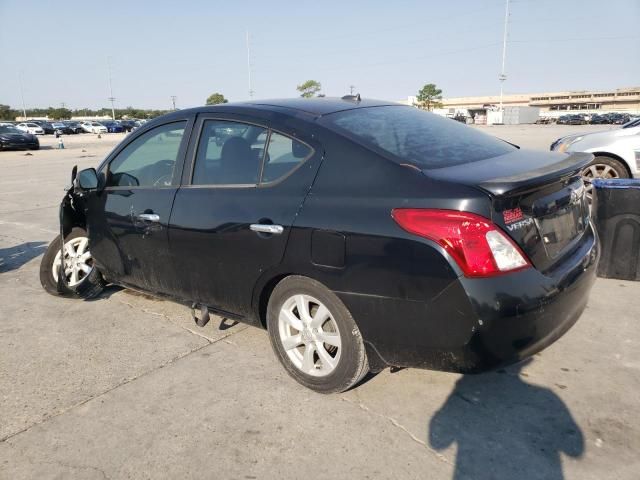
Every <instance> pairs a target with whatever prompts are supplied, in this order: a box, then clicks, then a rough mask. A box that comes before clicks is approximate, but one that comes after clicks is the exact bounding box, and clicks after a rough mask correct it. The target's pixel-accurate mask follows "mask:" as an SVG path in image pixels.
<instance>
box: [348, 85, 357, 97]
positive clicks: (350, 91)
mask: <svg viewBox="0 0 640 480" xmlns="http://www.w3.org/2000/svg"><path fill="white" fill-rule="evenodd" d="M355 88H356V86H355V85H349V95H353V90H354V89H355Z"/></svg>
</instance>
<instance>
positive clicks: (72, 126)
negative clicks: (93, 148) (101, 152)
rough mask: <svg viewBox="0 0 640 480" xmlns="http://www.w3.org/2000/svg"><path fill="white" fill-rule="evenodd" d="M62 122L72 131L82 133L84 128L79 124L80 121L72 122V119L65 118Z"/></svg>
mask: <svg viewBox="0 0 640 480" xmlns="http://www.w3.org/2000/svg"><path fill="white" fill-rule="evenodd" d="M62 123H64V124H65V125H66V126H67V127H69V128H70V129H71V130H72V131H73V133H84V128H82V125H80V122H74V121H73V120H65V121H63V122H62Z"/></svg>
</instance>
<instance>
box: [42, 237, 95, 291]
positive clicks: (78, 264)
mask: <svg viewBox="0 0 640 480" xmlns="http://www.w3.org/2000/svg"><path fill="white" fill-rule="evenodd" d="M88 245H89V239H88V238H87V237H76V238H72V239H71V240H69V241H68V242H66V243H65V244H64V249H63V250H64V274H65V281H66V283H67V286H69V287H75V286H78V285H79V284H80V283H82V281H83V280H84V279H85V278H87V277H88V276H89V274H90V273H91V270H93V257H92V256H91V252H89V250H88V248H87V247H88ZM59 270H60V252H59V251H58V253H57V255H56V256H55V258H54V260H53V267H52V271H51V273H52V274H53V279H54V281H56V282H57V281H58V272H59Z"/></svg>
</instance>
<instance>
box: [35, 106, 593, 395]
mask: <svg viewBox="0 0 640 480" xmlns="http://www.w3.org/2000/svg"><path fill="white" fill-rule="evenodd" d="M354 98H355V97H348V98H346V99H339V98H321V99H301V98H297V99H291V100H273V101H266V100H265V101H260V102H258V101H256V102H254V103H249V102H248V103H242V104H224V105H217V106H209V107H201V108H196V109H185V110H180V111H177V112H173V113H170V114H168V115H164V116H162V117H159V118H158V119H155V120H153V121H150V122H148V123H146V124H145V125H144V126H143V127H141V128H140V129H139V130H137V131H135V132H133V133H132V134H131V135H129V136H128V137H127V139H125V140H124V141H123V142H121V143H120V144H119V145H118V146H117V147H116V148H115V149H114V150H113V151H112V152H111V153H110V154H109V155H108V156H107V158H106V159H105V160H104V161H103V162H102V163H101V164H100V165H99V166H98V168H97V170H96V169H93V168H90V169H85V170H82V171H81V172H78V174H77V175H74V177H75V178H74V179H73V184H74V187H72V188H71V189H70V190H69V191H68V196H66V197H65V199H64V201H63V205H62V209H61V212H62V218H61V230H62V238H60V237H58V238H56V239H54V240H53V242H52V243H51V245H50V246H49V248H48V249H47V252H46V253H45V255H44V256H43V259H42V263H41V269H40V281H41V283H42V285H43V287H44V288H45V289H46V291H48V292H50V293H52V294H55V295H66V296H70V297H76V298H78V297H90V296H95V295H97V294H98V293H100V291H101V290H102V289H103V288H104V286H105V284H106V282H110V283H115V284H120V285H124V286H131V287H133V288H135V289H138V290H143V291H146V292H149V293H151V294H155V295H158V296H164V297H169V298H173V299H175V300H177V301H180V302H185V303H187V304H192V305H195V307H196V308H194V310H196V311H197V312H199V313H198V315H199V318H198V321H197V323H198V325H201V326H202V325H204V324H205V323H206V321H207V320H208V317H209V312H217V313H219V314H221V315H223V316H225V317H227V318H231V319H234V320H239V321H242V322H246V323H249V324H253V325H256V326H261V327H264V328H266V329H267V331H268V333H269V337H270V339H271V344H272V347H273V350H274V352H275V355H276V356H277V358H278V359H279V361H280V362H281V363H282V365H283V367H284V369H285V370H286V371H287V372H288V373H289V374H290V375H291V376H292V377H293V378H294V379H295V380H297V381H298V382H300V383H301V384H302V385H305V386H306V387H308V388H311V389H313V390H316V391H319V392H323V393H330V392H340V391H344V390H346V389H348V388H350V387H351V386H353V385H355V384H357V383H358V382H359V381H360V379H362V378H363V377H364V375H366V373H367V371H369V370H374V371H379V370H381V369H382V368H385V367H386V366H402V367H417V368H431V369H438V370H446V371H457V372H479V371H483V370H487V369H491V368H495V367H498V366H500V365H504V364H508V363H512V362H517V361H519V360H521V359H523V358H525V357H528V356H531V355H534V354H535V353H536V352H539V351H540V350H542V349H543V348H545V347H546V346H548V345H549V344H551V343H553V342H554V341H555V340H556V339H558V338H559V337H560V336H562V335H563V334H564V333H565V332H567V331H568V330H569V329H570V328H571V326H572V325H573V324H574V323H575V322H576V321H577V319H578V318H579V317H580V315H581V314H582V312H583V310H584V309H585V307H586V304H587V299H588V296H589V292H590V290H591V287H592V286H593V284H594V282H595V272H596V265H597V263H598V258H599V247H598V242H597V237H596V235H595V233H594V230H593V227H592V224H591V221H590V218H589V208H588V205H587V202H586V200H585V198H584V190H585V189H584V185H583V182H582V178H581V176H580V172H581V171H582V169H583V168H584V167H585V165H587V164H588V163H589V162H590V161H591V158H592V156H591V155H590V154H584V153H575V154H571V155H567V154H564V155H560V154H557V153H553V152H546V153H545V152H540V151H527V150H524V149H519V148H518V147H516V146H514V145H511V144H509V143H506V142H503V141H501V140H499V139H497V138H495V137H492V136H490V135H487V134H485V133H483V132H480V131H478V130H476V129H474V128H471V127H468V126H466V125H464V124H462V123H459V122H454V121H451V120H450V119H447V118H443V117H440V116H438V115H434V114H432V113H428V112H424V111H421V110H418V109H416V108H413V107H409V106H402V105H397V104H389V103H388V102H379V101H374V100H360V98H359V97H357V100H356V99H354ZM169 239H170V240H171V241H169ZM58 279H60V282H58Z"/></svg>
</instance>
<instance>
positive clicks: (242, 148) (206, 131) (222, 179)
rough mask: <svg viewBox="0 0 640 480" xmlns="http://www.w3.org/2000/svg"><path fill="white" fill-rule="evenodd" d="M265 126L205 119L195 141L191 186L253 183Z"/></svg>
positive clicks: (256, 180)
mask: <svg viewBox="0 0 640 480" xmlns="http://www.w3.org/2000/svg"><path fill="white" fill-rule="evenodd" d="M266 139H267V129H266V128H263V127H259V126H256V125H249V124H246V123H239V122H230V121H226V120H205V121H204V123H203V126H202V134H201V135H200V140H199V142H198V151H197V154H196V161H195V166H194V170H193V178H192V182H191V183H192V184H193V185H256V184H257V183H258V179H259V175H260V167H261V165H262V158H263V156H264V148H265V142H266Z"/></svg>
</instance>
